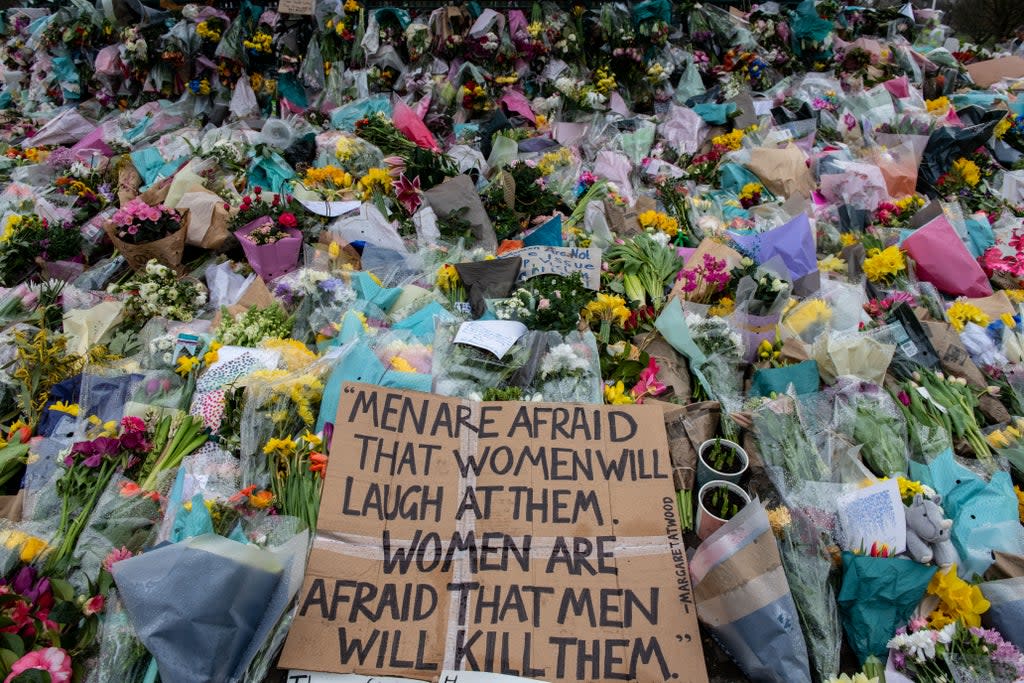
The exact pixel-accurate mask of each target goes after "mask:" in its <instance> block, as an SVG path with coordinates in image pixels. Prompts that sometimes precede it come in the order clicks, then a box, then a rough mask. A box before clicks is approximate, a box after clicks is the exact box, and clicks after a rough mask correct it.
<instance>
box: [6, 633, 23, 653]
mask: <svg viewBox="0 0 1024 683" xmlns="http://www.w3.org/2000/svg"><path fill="white" fill-rule="evenodd" d="M0 648H3V649H4V650H10V651H11V652H13V653H14V654H16V655H18V656H19V657H21V656H22V655H23V654H25V643H24V642H22V640H21V638H19V637H18V636H16V635H14V634H13V633H0Z"/></svg>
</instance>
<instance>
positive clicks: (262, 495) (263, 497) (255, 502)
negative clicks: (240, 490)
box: [249, 490, 274, 510]
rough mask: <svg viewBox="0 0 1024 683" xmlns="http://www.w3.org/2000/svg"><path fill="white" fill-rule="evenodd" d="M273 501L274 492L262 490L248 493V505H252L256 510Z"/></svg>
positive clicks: (265, 506) (266, 506) (267, 505)
mask: <svg viewBox="0 0 1024 683" xmlns="http://www.w3.org/2000/svg"><path fill="white" fill-rule="evenodd" d="M273 502H274V494H273V493H272V492H271V491H266V490H264V491H259V492H257V493H251V494H249V505H251V506H253V507H254V508H256V509H257V510H262V509H263V508H268V507H270V504H271V503H273Z"/></svg>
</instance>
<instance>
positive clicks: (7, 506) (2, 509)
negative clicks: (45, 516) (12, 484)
mask: <svg viewBox="0 0 1024 683" xmlns="http://www.w3.org/2000/svg"><path fill="white" fill-rule="evenodd" d="M24 505H25V489H21V490H20V491H18V492H17V493H16V494H15V495H13V496H0V517H3V518H4V519H6V520H9V521H11V522H20V521H21V511H22V509H23V507H24Z"/></svg>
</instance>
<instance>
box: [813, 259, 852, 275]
mask: <svg viewBox="0 0 1024 683" xmlns="http://www.w3.org/2000/svg"><path fill="white" fill-rule="evenodd" d="M818 270H820V271H821V272H823V273H845V272H846V261H845V260H844V259H841V258H839V257H838V256H835V255H834V254H829V255H828V256H826V257H825V258H823V259H821V260H820V261H818Z"/></svg>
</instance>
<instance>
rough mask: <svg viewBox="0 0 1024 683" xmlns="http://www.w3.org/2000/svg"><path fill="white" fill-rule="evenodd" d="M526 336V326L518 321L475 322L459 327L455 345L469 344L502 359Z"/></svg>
mask: <svg viewBox="0 0 1024 683" xmlns="http://www.w3.org/2000/svg"><path fill="white" fill-rule="evenodd" d="M524 334H526V325H524V324H522V323H521V322H519V321H517V320H473V321H470V322H465V323H462V325H460V326H459V331H458V332H457V333H456V334H455V343H456V344H469V345H470V346H475V347H477V348H478V349H484V350H486V351H490V352H491V353H493V354H494V355H495V356H497V357H498V358H501V357H502V356H504V355H505V354H506V353H508V350H509V349H511V348H512V345H513V344H515V343H516V342H517V341H519V338H520V337H522V336H523V335H524Z"/></svg>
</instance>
